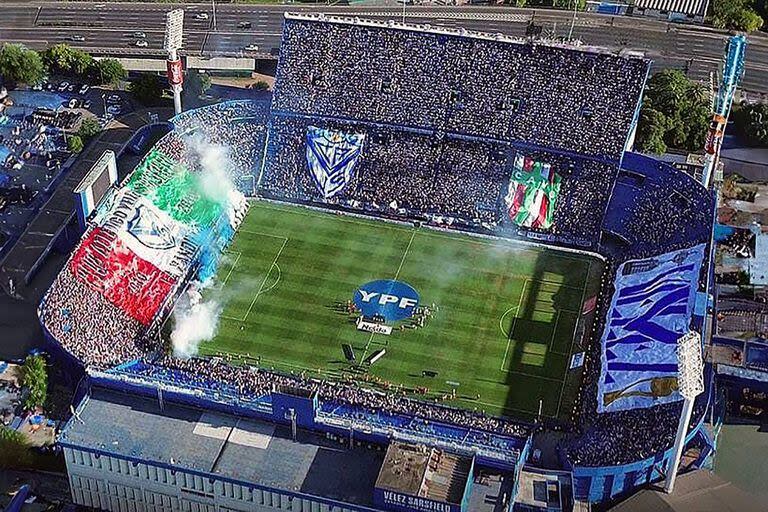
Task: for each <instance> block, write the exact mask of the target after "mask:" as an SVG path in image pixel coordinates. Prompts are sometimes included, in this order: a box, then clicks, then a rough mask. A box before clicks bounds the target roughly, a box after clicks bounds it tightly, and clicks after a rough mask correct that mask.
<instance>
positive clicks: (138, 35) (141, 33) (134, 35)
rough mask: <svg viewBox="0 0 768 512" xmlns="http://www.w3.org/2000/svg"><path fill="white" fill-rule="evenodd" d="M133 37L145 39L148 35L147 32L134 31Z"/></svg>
mask: <svg viewBox="0 0 768 512" xmlns="http://www.w3.org/2000/svg"><path fill="white" fill-rule="evenodd" d="M133 37H135V38H136V39H144V38H145V37H147V34H145V33H144V32H134V33H133Z"/></svg>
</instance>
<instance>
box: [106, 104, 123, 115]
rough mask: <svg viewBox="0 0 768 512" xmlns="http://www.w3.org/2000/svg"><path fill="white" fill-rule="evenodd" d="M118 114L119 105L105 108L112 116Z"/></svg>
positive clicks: (120, 110) (119, 110)
mask: <svg viewBox="0 0 768 512" xmlns="http://www.w3.org/2000/svg"><path fill="white" fill-rule="evenodd" d="M120 112H122V109H121V108H120V105H110V106H108V107H107V113H109V114H112V115H113V116H116V115H119V114H120Z"/></svg>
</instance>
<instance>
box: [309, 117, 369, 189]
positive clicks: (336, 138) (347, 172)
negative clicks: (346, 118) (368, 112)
mask: <svg viewBox="0 0 768 512" xmlns="http://www.w3.org/2000/svg"><path fill="white" fill-rule="evenodd" d="M364 140H365V135H364V134H362V133H344V132H342V131H339V130H329V129H326V128H317V127H315V126H309V127H307V164H308V166H309V172H310V174H311V175H312V178H313V179H314V181H315V186H316V187H317V189H318V191H320V193H321V194H322V195H323V197H324V198H325V199H328V198H331V197H333V196H335V195H336V194H338V193H339V192H341V191H342V190H344V187H346V186H347V184H349V182H350V181H352V177H353V176H354V172H355V167H356V166H357V163H358V160H359V159H360V154H361V152H362V149H363V141H364Z"/></svg>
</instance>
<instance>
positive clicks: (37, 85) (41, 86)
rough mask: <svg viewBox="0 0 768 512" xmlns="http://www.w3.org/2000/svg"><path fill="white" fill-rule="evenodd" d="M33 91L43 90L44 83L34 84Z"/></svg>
mask: <svg viewBox="0 0 768 512" xmlns="http://www.w3.org/2000/svg"><path fill="white" fill-rule="evenodd" d="M32 90H33V91H42V90H43V84H35V85H33V86H32Z"/></svg>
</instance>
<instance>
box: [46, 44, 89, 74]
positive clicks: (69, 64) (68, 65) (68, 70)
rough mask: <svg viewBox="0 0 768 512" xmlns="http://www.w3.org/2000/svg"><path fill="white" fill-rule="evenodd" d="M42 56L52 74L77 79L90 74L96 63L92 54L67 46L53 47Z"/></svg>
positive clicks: (58, 45)
mask: <svg viewBox="0 0 768 512" xmlns="http://www.w3.org/2000/svg"><path fill="white" fill-rule="evenodd" d="M40 56H41V58H42V59H43V64H45V67H46V68H48V71H49V72H50V73H54V74H59V75H74V76H77V77H82V76H84V75H86V74H87V73H89V72H90V71H91V69H92V68H93V66H94V64H95V62H96V61H94V59H93V57H91V55H90V54H88V53H86V52H84V51H82V50H78V49H77V48H72V47H71V46H69V45H67V44H57V45H54V46H51V47H50V48H48V49H47V50H45V51H43V52H42V53H41V54H40Z"/></svg>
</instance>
